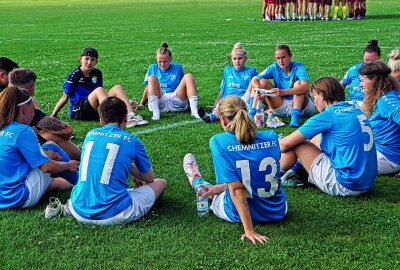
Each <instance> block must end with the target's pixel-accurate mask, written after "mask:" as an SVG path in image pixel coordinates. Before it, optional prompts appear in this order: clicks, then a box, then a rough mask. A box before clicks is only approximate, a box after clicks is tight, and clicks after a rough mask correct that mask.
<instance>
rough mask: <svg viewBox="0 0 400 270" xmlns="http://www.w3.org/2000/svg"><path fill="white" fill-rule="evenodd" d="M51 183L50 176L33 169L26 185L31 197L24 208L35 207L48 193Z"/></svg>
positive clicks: (26, 178) (26, 179) (27, 177)
mask: <svg viewBox="0 0 400 270" xmlns="http://www.w3.org/2000/svg"><path fill="white" fill-rule="evenodd" d="M51 181H52V179H51V177H50V174H48V173H44V172H42V171H41V170H40V169H39V168H34V169H32V170H31V171H30V172H29V173H28V175H27V176H26V177H25V185H26V187H27V188H28V190H29V197H28V199H27V200H26V202H25V203H24V205H23V206H22V208H29V207H33V206H35V205H36V204H37V203H38V202H39V200H40V198H42V196H43V195H44V193H45V192H46V189H47V188H48V186H49V185H50V183H51Z"/></svg>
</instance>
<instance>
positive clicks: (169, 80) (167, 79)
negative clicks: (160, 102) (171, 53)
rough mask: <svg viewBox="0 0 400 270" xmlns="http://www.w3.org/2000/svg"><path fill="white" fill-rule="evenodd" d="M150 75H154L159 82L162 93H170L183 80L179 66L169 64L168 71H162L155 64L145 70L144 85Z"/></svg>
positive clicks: (181, 69)
mask: <svg viewBox="0 0 400 270" xmlns="http://www.w3.org/2000/svg"><path fill="white" fill-rule="evenodd" d="M151 75H155V76H157V78H158V81H159V82H160V87H161V90H162V91H163V93H172V92H174V91H175V89H176V88H177V87H178V85H179V83H180V82H181V80H182V78H183V75H184V73H183V68H182V65H181V64H175V63H171V65H170V67H169V69H167V70H162V69H161V68H160V67H159V66H158V65H157V64H152V65H150V66H149V69H148V70H147V73H146V77H145V78H144V82H143V84H144V85H147V84H148V79H149V77H150V76H151Z"/></svg>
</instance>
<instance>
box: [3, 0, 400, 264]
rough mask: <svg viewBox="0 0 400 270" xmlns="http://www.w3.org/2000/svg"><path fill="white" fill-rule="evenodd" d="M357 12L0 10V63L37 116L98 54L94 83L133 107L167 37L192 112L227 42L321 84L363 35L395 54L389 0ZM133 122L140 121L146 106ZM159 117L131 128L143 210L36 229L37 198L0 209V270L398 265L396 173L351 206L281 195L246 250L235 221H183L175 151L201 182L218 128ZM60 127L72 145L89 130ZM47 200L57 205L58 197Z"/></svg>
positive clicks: (92, 7)
mask: <svg viewBox="0 0 400 270" xmlns="http://www.w3.org/2000/svg"><path fill="white" fill-rule="evenodd" d="M367 2H368V13H367V16H368V19H367V20H362V21H339V22H319V21H318V22H281V23H263V22H261V21H260V19H259V18H260V10H261V4H262V2H261V1H258V0H257V1H256V0H250V1H227V0H218V1H216V0H214V1H211V0H205V1H193V0H190V1H183V0H181V1H179V0H176V1H167V0H164V1H161V0H159V1H148V0H146V1H128V0H124V1H110V0H104V1H94V0H87V1H78V0H73V1H66V0H53V1H44V0H41V1H34V0H30V1H10V0H8V1H4V0H0V4H1V9H0V18H1V21H2V22H1V25H2V29H1V37H0V54H1V55H4V56H7V57H10V58H11V59H13V60H15V61H16V62H17V63H19V65H20V66H21V67H29V68H31V69H32V70H34V71H35V72H36V73H37V75H38V81H37V88H36V96H37V98H38V100H39V103H40V104H41V107H42V109H43V110H44V111H46V112H47V113H51V111H52V109H53V107H54V104H55V102H56V101H57V100H58V99H59V98H60V96H61V94H62V90H61V85H62V82H63V80H64V78H65V76H66V75H67V74H69V73H70V72H71V71H72V70H73V69H74V68H75V67H76V66H77V64H78V62H77V58H78V55H79V53H80V52H81V50H82V48H83V47H85V46H93V47H96V48H97V49H98V50H99V54H100V58H99V61H100V62H99V64H98V67H99V68H100V69H101V70H102V71H103V74H104V80H105V85H106V86H107V87H110V86H112V85H114V84H122V85H123V86H124V87H125V89H126V90H127V92H128V94H129V96H130V97H136V98H139V97H140V96H141V92H142V90H143V85H142V81H143V78H144V74H145V72H146V70H147V67H148V65H149V64H151V63H154V62H155V51H156V49H157V48H158V47H159V45H160V44H161V42H162V41H167V42H168V43H169V45H170V48H171V49H172V50H173V57H174V60H175V61H176V62H179V63H182V64H183V65H184V68H185V71H186V72H190V73H193V74H194V75H195V77H196V80H197V84H198V88H199V92H200V94H199V96H200V105H203V106H205V105H210V104H212V103H213V100H214V99H215V97H216V96H217V93H218V88H219V84H220V80H221V75H222V70H223V68H224V67H225V66H226V65H228V64H230V60H229V53H230V50H231V48H232V46H233V44H234V43H235V42H237V41H241V42H243V43H244V45H245V47H246V49H247V50H248V54H249V60H248V63H247V65H252V66H254V67H256V68H257V70H258V71H259V72H261V71H262V70H263V68H265V67H266V66H267V65H269V64H270V63H272V62H273V51H274V47H275V46H276V45H277V44H279V43H286V44H288V45H289V46H290V47H291V48H292V50H293V56H294V60H296V61H300V62H302V63H304V64H305V66H306V67H307V70H308V72H309V75H310V77H311V81H314V80H316V79H318V78H319V77H321V76H325V75H332V76H335V77H337V78H341V77H342V76H343V75H344V73H345V72H346V70H347V69H348V68H349V67H350V66H352V65H353V64H355V63H358V62H360V61H361V59H362V49H363V47H364V46H365V45H366V43H367V41H368V40H369V39H378V40H379V44H380V46H381V48H382V59H383V60H384V61H387V56H386V54H387V53H388V52H389V51H390V50H391V49H392V48H395V47H398V46H399V40H400V33H399V31H398V29H399V27H400V11H399V2H398V1H396V0H387V1H383V0H381V1H373V0H369V1H367ZM226 18H230V19H232V20H231V21H226V20H225V19H226ZM248 18H255V19H256V21H251V20H249V19H248ZM66 112H67V108H64V109H63V111H62V113H61V114H60V116H61V118H63V119H64V120H68V118H67V114H66ZM140 113H141V114H142V115H143V116H144V117H145V118H146V119H149V118H150V113H149V112H148V111H147V110H143V111H141V112H140ZM161 117H162V119H161V121H159V122H158V123H154V122H151V123H150V125H148V126H145V127H139V128H137V129H135V130H133V131H135V132H136V133H137V134H138V136H139V138H140V139H141V140H142V141H143V142H144V144H145V145H146V148H147V150H148V152H149V155H150V158H151V160H152V163H153V166H154V168H155V174H156V176H157V177H162V178H165V179H167V181H168V188H167V191H166V193H165V195H164V199H163V201H162V202H161V203H160V204H159V205H157V206H156V207H155V208H154V209H153V211H151V213H149V214H148V215H147V216H146V217H145V218H144V219H143V220H140V221H138V222H135V223H132V224H129V225H127V226H115V227H96V226H89V225H84V224H79V223H78V222H76V221H75V220H73V219H71V218H64V219H54V220H46V219H45V218H44V215H43V213H42V212H43V210H44V208H45V206H46V204H47V201H48V198H49V197H48V196H45V197H44V199H43V200H42V201H41V202H40V203H39V204H38V205H37V206H36V207H35V208H33V209H30V210H24V211H18V210H13V211H2V212H0V247H1V248H0V268H1V269H39V268H43V269H257V268H258V269H400V237H399V228H400V211H399V206H400V205H399V200H400V199H399V198H400V196H399V193H400V187H399V180H400V179H399V177H395V176H392V177H378V180H377V182H376V185H375V187H374V189H373V190H372V191H371V192H369V193H368V194H366V195H364V196H360V197H359V198H334V197H329V196H327V195H324V194H323V193H322V192H320V191H319V190H317V189H316V188H306V189H289V188H288V189H286V192H287V198H288V204H289V212H288V215H287V218H286V219H285V220H283V221H281V222H278V223H273V224H257V225H256V230H257V231H259V232H260V233H262V234H265V235H267V236H268V237H269V238H270V239H271V241H270V243H268V244H266V245H257V246H253V245H251V244H250V243H249V242H241V241H240V240H239V237H240V235H241V233H242V227H241V225H240V224H229V223H227V222H224V221H222V220H219V219H218V218H216V217H215V216H213V215H210V216H209V217H207V218H205V219H200V218H198V217H197V216H196V210H195V204H194V200H195V198H194V193H193V191H192V190H191V189H190V188H189V185H188V184H187V179H186V177H185V175H184V173H183V170H182V167H181V166H182V165H181V162H182V158H183V156H184V155H185V153H187V152H192V153H194V154H195V155H196V157H197V158H198V161H199V164H200V168H201V171H202V173H203V175H204V177H205V178H207V179H209V180H210V181H211V182H213V181H215V178H214V173H213V165H212V161H211V156H210V151H209V148H208V140H209V138H210V137H211V136H212V135H214V134H217V133H219V132H221V130H222V129H221V127H220V126H219V125H218V123H214V124H209V125H205V124H202V123H200V122H193V123H190V122H185V124H184V125H180V126H179V125H178V124H179V123H182V122H184V121H192V120H193V119H192V118H191V117H190V115H189V113H176V114H175V113H171V114H162V116H161ZM284 120H285V121H286V122H287V121H288V119H284ZM68 121H69V120H68ZM70 122H71V123H72V124H73V126H74V129H75V133H76V143H80V142H81V141H82V140H83V138H84V136H85V134H86V132H87V131H89V130H90V129H91V128H93V127H96V126H98V123H95V122H89V123H86V122H73V121H70ZM173 124H177V125H173ZM157 128H165V129H162V130H158V131H156V129H157ZM153 129H154V130H153ZM292 131H293V129H290V128H288V127H283V128H280V129H278V130H277V132H278V133H284V134H289V133H290V132H292ZM0 166H1V164H0ZM56 196H58V197H60V198H61V200H62V201H64V202H65V201H66V199H67V198H68V197H69V192H63V193H58V194H56Z"/></svg>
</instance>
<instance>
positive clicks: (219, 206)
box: [210, 191, 232, 222]
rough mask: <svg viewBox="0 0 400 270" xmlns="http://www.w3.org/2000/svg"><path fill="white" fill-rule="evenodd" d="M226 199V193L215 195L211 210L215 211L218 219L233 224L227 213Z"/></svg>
mask: <svg viewBox="0 0 400 270" xmlns="http://www.w3.org/2000/svg"><path fill="white" fill-rule="evenodd" d="M224 197H225V191H224V192H222V193H221V194H219V195H215V196H214V198H213V200H212V203H211V206H210V209H211V210H212V211H213V213H214V215H216V216H217V217H219V218H221V219H223V220H226V221H229V222H232V220H230V219H229V217H228V216H227V215H226V213H225V209H224Z"/></svg>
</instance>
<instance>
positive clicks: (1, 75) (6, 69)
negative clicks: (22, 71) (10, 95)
mask: <svg viewBox="0 0 400 270" xmlns="http://www.w3.org/2000/svg"><path fill="white" fill-rule="evenodd" d="M14 68H18V64H17V63H15V62H14V61H12V60H11V59H9V58H7V57H0V92H1V91H3V89H5V88H6V87H7V86H8V74H9V73H10V72H11V71H12V70H13V69H14Z"/></svg>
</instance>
